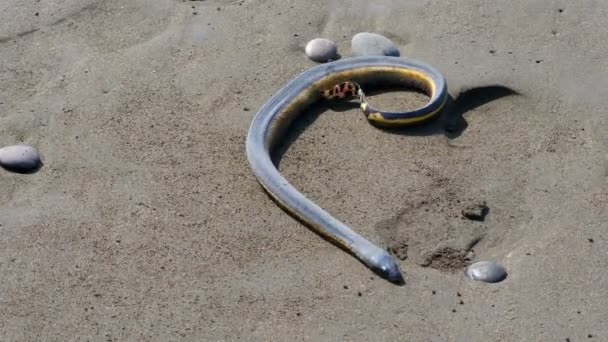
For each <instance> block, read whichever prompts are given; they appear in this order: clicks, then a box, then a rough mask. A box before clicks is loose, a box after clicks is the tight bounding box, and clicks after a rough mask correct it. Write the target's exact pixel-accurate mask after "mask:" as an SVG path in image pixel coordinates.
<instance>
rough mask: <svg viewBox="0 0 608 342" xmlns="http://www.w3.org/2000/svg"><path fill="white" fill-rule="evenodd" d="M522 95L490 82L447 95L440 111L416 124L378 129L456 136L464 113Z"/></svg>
mask: <svg viewBox="0 0 608 342" xmlns="http://www.w3.org/2000/svg"><path fill="white" fill-rule="evenodd" d="M519 95H522V94H521V93H520V92H518V91H517V90H514V89H512V88H509V87H506V86H503V85H498V84H492V85H487V86H480V87H474V88H469V89H465V90H462V91H461V92H460V93H458V95H457V96H456V97H453V96H452V95H448V98H447V100H446V103H445V106H444V107H443V109H442V111H441V113H440V114H439V115H438V116H437V117H435V118H434V119H432V120H429V121H427V122H423V123H421V124H418V125H413V126H405V127H399V128H385V127H378V128H379V129H381V130H383V131H386V132H388V133H391V134H401V135H412V136H426V135H437V134H442V135H444V136H445V137H447V138H448V139H455V138H458V137H459V136H460V135H462V133H463V132H464V131H465V130H466V129H467V128H468V126H469V125H468V123H467V121H466V117H465V115H466V114H467V113H468V112H470V111H472V110H474V109H476V108H479V107H481V106H483V105H485V104H487V103H490V102H492V101H496V100H498V99H500V98H503V97H507V96H519Z"/></svg>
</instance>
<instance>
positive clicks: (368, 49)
mask: <svg viewBox="0 0 608 342" xmlns="http://www.w3.org/2000/svg"><path fill="white" fill-rule="evenodd" d="M351 50H352V53H353V56H355V57H357V56H394V57H399V56H400V55H401V54H400V53H399V49H398V48H397V46H396V45H395V44H393V42H392V41H391V40H390V39H388V38H386V37H385V36H382V35H379V34H377V33H368V32H361V33H357V34H356V35H355V36H354V37H353V39H352V41H351Z"/></svg>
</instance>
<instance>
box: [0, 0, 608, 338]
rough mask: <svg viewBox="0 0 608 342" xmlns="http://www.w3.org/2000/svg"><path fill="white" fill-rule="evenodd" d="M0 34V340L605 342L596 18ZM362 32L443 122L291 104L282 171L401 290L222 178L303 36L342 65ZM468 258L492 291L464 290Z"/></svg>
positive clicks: (262, 4)
mask: <svg viewBox="0 0 608 342" xmlns="http://www.w3.org/2000/svg"><path fill="white" fill-rule="evenodd" d="M0 18H1V19H2V20H0V57H1V59H2V61H3V62H2V63H1V64H0V119H1V121H2V122H1V125H0V127H2V129H1V133H2V134H0V143H1V144H2V146H6V145H13V144H18V143H26V144H30V145H33V146H36V147H37V148H38V149H39V151H40V153H41V155H42V158H43V162H44V167H43V168H42V169H40V171H38V172H37V173H35V174H31V175H22V174H13V173H10V172H8V171H4V170H0V171H2V172H0V181H1V182H2V184H3V187H2V189H3V191H1V192H0V201H1V202H0V224H1V225H0V270H1V273H0V274H1V276H2V282H1V284H0V318H1V319H0V322H2V323H1V324H0V340H4V341H40V340H44V341H87V340H91V341H135V340H138V341H201V340H204V341H233V340H238V339H240V340H246V341H256V340H259V341H262V340H264V341H267V340H307V341H318V340H331V341H369V340H385V341H394V340H408V341H566V339H569V340H570V341H582V340H597V341H601V340H605V339H606V338H608V337H607V336H608V326H607V325H606V322H608V310H606V307H608V290H607V289H608V276H607V275H606V269H607V267H608V259H607V257H606V252H607V251H608V248H607V238H608V236H607V235H606V227H607V223H606V222H608V211H607V210H606V208H607V205H608V153H607V151H608V129H607V128H606V127H607V124H608V119H607V118H608V116H607V112H606V110H607V108H608V87H606V79H607V78H608V71H607V70H608V58H607V57H608V50H607V48H606V46H605V39H606V37H607V36H608V29H607V28H606V25H605V23H606V20H607V19H608V3H604V2H601V1H588V2H584V3H581V4H577V5H574V4H570V3H569V2H563V1H526V0H517V1H514V2H512V3H508V4H506V3H505V4H497V3H494V2H487V1H470V2H468V3H467V4H456V3H437V2H414V1H396V0H395V1H377V2H374V4H373V5H371V4H368V2H367V1H362V0H353V1H346V2H338V1H330V2H326V1H312V2H302V1H300V2H297V1H281V2H279V1H274V2H271V1H247V0H242V1H213V0H205V1H177V0H159V1H152V2H150V1H143V0H142V1H129V2H124V1H114V0H110V1H76V0H64V1H56V2H48V1H41V2H27V3H19V4H15V3H8V2H7V3H3V4H0ZM362 31H366V32H376V33H380V34H383V35H385V36H387V37H388V38H390V39H392V40H393V42H395V43H396V44H397V45H398V47H399V48H400V50H401V54H402V56H405V57H411V58H416V59H421V60H424V61H426V62H428V63H430V64H432V65H434V66H435V67H436V68H438V69H439V70H440V71H441V72H442V73H443V74H444V75H445V77H446V79H447V82H448V86H449V91H450V94H451V95H452V97H453V99H454V105H453V107H452V109H451V110H449V111H446V113H444V115H443V116H442V117H441V118H439V119H438V120H435V121H433V122H432V123H429V124H428V125H424V126H421V127H416V128H412V129H408V130H404V131H400V132H386V131H383V130H379V129H376V128H374V127H373V126H371V125H369V124H368V123H367V121H366V120H365V118H364V117H363V116H362V115H361V113H360V112H359V111H358V110H357V109H356V108H331V107H330V108H328V107H322V106H320V107H318V108H312V109H311V110H310V112H309V113H307V116H306V117H305V118H304V119H303V120H301V121H298V122H297V123H296V126H295V127H294V130H293V133H292V134H291V135H290V136H289V137H288V144H287V145H286V146H285V148H284V150H283V151H282V153H281V155H280V168H281V170H282V172H283V173H284V174H285V175H286V177H287V178H288V179H289V180H290V181H292V183H293V184H294V185H295V186H296V187H297V188H298V189H300V190H301V191H302V192H304V193H305V194H306V195H308V196H309V197H310V198H312V199H314V200H315V201H316V202H317V203H318V204H319V205H321V206H322V207H323V208H325V209H327V210H328V211H329V212H330V213H332V214H334V215H335V216H336V217H337V218H339V219H341V220H343V221H344V222H345V223H347V224H349V225H350V226H352V227H353V228H354V229H355V230H356V231H358V232H360V233H361V234H362V235H364V236H365V237H367V238H369V239H370V240H373V241H375V242H376V243H378V244H380V245H383V246H387V247H389V248H392V249H393V251H394V252H395V254H396V255H398V256H399V258H400V259H402V260H400V266H401V269H402V270H403V271H404V272H405V276H406V284H405V286H402V287H399V286H395V285H392V284H390V283H388V282H386V281H384V280H382V279H380V278H378V277H377V276H375V275H374V274H373V273H371V272H370V271H369V270H368V269H367V268H366V267H365V266H363V265H362V264H361V263H360V262H358V261H357V260H356V259H354V258H353V257H351V256H350V255H348V254H346V253H344V252H343V251H341V250H340V249H338V248H336V247H335V246H333V245H331V244H330V243H328V242H327V241H324V240H323V239H322V238H320V237H319V236H317V235H315V234H314V233H313V232H312V231H310V230H309V229H307V228H306V227H304V226H302V225H301V224H300V223H299V222H297V221H295V220H294V219H292V218H291V217H290V216H289V215H287V214H285V212H283V211H282V210H281V209H280V208H278V207H277V206H276V204H275V203H274V202H272V200H270V199H269V198H268V196H267V195H266V194H265V193H264V192H263V191H262V189H261V188H260V186H259V185H258V184H257V183H256V180H255V178H254V176H253V173H252V172H251V171H250V169H249V165H248V163H247V160H246V157H245V150H244V144H245V136H246V134H247V130H248V128H249V124H250V122H251V120H252V118H253V116H254V115H255V113H256V111H257V109H259V108H260V107H261V106H262V104H263V103H264V102H265V101H266V100H267V99H269V98H270V97H271V96H272V95H273V94H274V93H275V92H276V91H277V90H278V89H280V88H281V87H282V86H283V85H284V84H286V83H287V82H288V81H289V80H291V79H292V78H293V77H295V76H296V75H297V74H299V73H300V72H302V71H304V70H306V69H308V68H310V67H312V66H314V65H316V63H314V62H312V61H310V60H308V59H307V58H306V57H305V55H304V46H305V44H306V43H307V42H308V40H310V39H313V38H316V37H325V38H329V39H332V40H334V41H335V42H336V43H337V44H338V47H339V53H340V54H341V55H342V56H344V57H348V56H349V55H350V39H351V38H352V36H353V35H354V34H356V33H358V32H362ZM490 86H499V87H503V88H506V89H512V90H513V91H515V92H517V93H519V95H515V94H504V93H501V91H497V90H496V89H499V88H496V87H490ZM471 89H473V90H472V91H468V92H467V90H471ZM500 89H502V88H500ZM463 93H464V95H462V96H459V94H463ZM408 99H409V100H408ZM377 100H378V101H379V102H378V103H382V105H384V106H387V107H393V108H403V107H404V106H405V107H407V106H408V105H412V103H420V100H421V99H420V98H418V97H413V96H408V95H404V94H397V95H396V96H395V97H391V96H390V95H389V96H387V95H386V94H382V95H380V96H378V99H377ZM410 100H411V101H410ZM450 120H455V122H457V123H460V125H458V126H457V127H458V129H457V130H456V132H453V133H451V134H446V132H445V125H446V124H449V123H453V121H450ZM465 122H466V124H464V123H465ZM484 202H485V203H486V204H487V206H488V207H489V212H488V215H487V216H486V218H485V220H484V221H482V222H479V221H472V220H468V219H463V217H462V210H463V209H465V208H467V207H468V206H471V205H478V204H480V203H484ZM479 260H495V261H498V262H501V263H502V264H503V265H505V267H506V268H507V270H508V272H509V277H508V278H507V279H506V280H505V281H503V282H501V283H498V284H483V283H478V282H473V281H471V280H469V279H467V278H466V277H465V276H464V274H463V267H464V266H465V265H467V264H468V263H471V262H475V261H479ZM590 337H591V339H590Z"/></svg>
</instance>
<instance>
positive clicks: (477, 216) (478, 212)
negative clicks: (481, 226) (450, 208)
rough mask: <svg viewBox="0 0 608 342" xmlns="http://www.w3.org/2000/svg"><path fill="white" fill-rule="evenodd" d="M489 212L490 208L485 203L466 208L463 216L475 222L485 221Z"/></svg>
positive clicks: (463, 210)
mask: <svg viewBox="0 0 608 342" xmlns="http://www.w3.org/2000/svg"><path fill="white" fill-rule="evenodd" d="M489 211H490V208H489V207H488V205H487V204H486V202H485V201H484V202H480V203H475V204H471V205H468V206H466V207H465V208H464V209H462V216H463V217H465V218H467V219H469V220H473V221H483V220H485V218H486V215H488V212H489Z"/></svg>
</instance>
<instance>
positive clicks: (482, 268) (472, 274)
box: [465, 261, 507, 283]
mask: <svg viewBox="0 0 608 342" xmlns="http://www.w3.org/2000/svg"><path fill="white" fill-rule="evenodd" d="M465 273H466V275H467V277H469V278H471V279H473V280H477V281H483V282H486V283H498V282H501V281H503V280H504V279H505V278H507V270H505V268H504V267H503V266H502V265H501V264H498V263H495V262H492V261H480V262H476V263H474V264H472V265H471V266H469V267H467V270H466V272H465Z"/></svg>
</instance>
